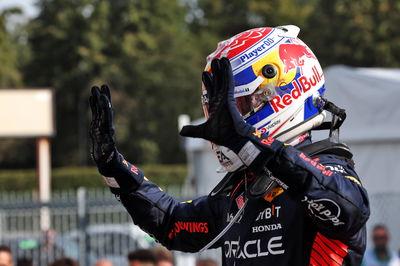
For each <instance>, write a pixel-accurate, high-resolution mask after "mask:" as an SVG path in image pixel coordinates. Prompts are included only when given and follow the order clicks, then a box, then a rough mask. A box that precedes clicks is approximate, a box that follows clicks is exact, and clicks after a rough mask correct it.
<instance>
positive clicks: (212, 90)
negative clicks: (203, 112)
mask: <svg viewBox="0 0 400 266" xmlns="http://www.w3.org/2000/svg"><path fill="white" fill-rule="evenodd" d="M211 72H212V74H210V73H209V72H203V83H204V86H205V87H206V89H207V95H208V101H209V114H210V117H209V119H208V120H207V121H206V122H205V123H203V124H201V125H198V126H185V127H183V128H182V130H181V132H180V134H181V135H182V136H186V137H194V138H203V139H206V140H209V141H211V142H213V143H215V144H217V145H221V146H225V147H227V148H229V149H231V150H232V151H233V152H235V153H236V154H237V155H238V156H239V158H240V159H241V160H242V161H243V163H244V164H245V165H246V166H250V165H251V166H252V167H253V166H254V167H256V168H258V165H265V163H266V162H267V161H268V160H269V159H271V158H272V156H273V155H274V153H275V151H276V150H278V149H279V148H280V147H281V146H282V143H281V142H279V141H275V140H274V139H273V138H268V137H267V136H265V135H263V134H261V133H260V132H259V131H258V130H256V129H255V128H254V127H253V126H251V125H249V124H247V123H246V122H245V121H244V119H243V117H242V116H241V115H240V113H239V111H238V110H237V107H236V102H235V99H234V83H233V73H232V68H231V65H230V62H229V59H227V58H221V59H214V60H213V61H212V62H211ZM261 151H262V152H261Z"/></svg>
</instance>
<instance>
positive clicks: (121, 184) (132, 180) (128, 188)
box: [98, 149, 144, 195]
mask: <svg viewBox="0 0 400 266" xmlns="http://www.w3.org/2000/svg"><path fill="white" fill-rule="evenodd" d="M98 170H99V172H100V174H101V175H102V176H103V179H104V181H105V182H106V184H107V185H108V186H109V187H110V190H111V192H112V193H114V194H119V195H120V194H126V193H130V192H132V191H135V190H136V189H137V188H138V187H139V186H140V185H141V184H142V182H143V180H144V174H143V172H142V170H140V169H139V168H138V167H136V166H135V165H133V164H131V163H129V162H128V161H126V160H125V159H124V157H123V156H122V155H121V154H120V153H118V151H117V150H116V149H115V150H114V155H113V157H112V159H111V160H110V161H109V162H108V163H106V164H101V165H98Z"/></svg>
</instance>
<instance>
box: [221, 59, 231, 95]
mask: <svg viewBox="0 0 400 266" xmlns="http://www.w3.org/2000/svg"><path fill="white" fill-rule="evenodd" d="M221 65H222V69H223V70H222V72H223V77H224V78H223V84H222V86H221V89H223V90H224V94H225V95H227V94H226V93H227V92H228V91H229V90H233V88H234V84H233V73H232V67H231V63H230V61H229V59H228V58H226V57H223V58H221Z"/></svg>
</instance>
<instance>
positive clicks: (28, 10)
mask: <svg viewBox="0 0 400 266" xmlns="http://www.w3.org/2000/svg"><path fill="white" fill-rule="evenodd" d="M35 2H36V0H0V12H1V11H2V10H4V9H7V8H10V7H19V8H21V9H22V10H23V12H24V16H26V17H28V18H32V17H34V16H36V15H37V13H38V9H37V8H36V7H35V5H34V4H35Z"/></svg>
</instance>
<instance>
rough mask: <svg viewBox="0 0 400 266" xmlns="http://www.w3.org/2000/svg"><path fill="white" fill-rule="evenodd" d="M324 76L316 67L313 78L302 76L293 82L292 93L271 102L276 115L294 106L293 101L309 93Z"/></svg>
mask: <svg viewBox="0 0 400 266" xmlns="http://www.w3.org/2000/svg"><path fill="white" fill-rule="evenodd" d="M322 77H323V74H322V73H320V72H319V71H318V68H317V67H316V66H313V67H312V75H311V77H307V76H300V77H299V78H298V79H296V80H293V81H292V82H291V85H292V86H293V89H292V90H291V91H290V93H286V94H284V95H282V96H280V95H277V96H275V97H273V98H272V99H271V100H270V104H271V107H272V109H273V110H274V112H275V113H277V112H279V111H280V110H283V109H285V108H286V106H289V105H291V104H292V102H293V100H297V99H298V98H300V97H301V96H302V95H303V94H304V93H306V92H308V91H309V90H310V89H311V88H313V87H314V86H316V85H317V84H318V83H319V82H320V81H321V80H322Z"/></svg>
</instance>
